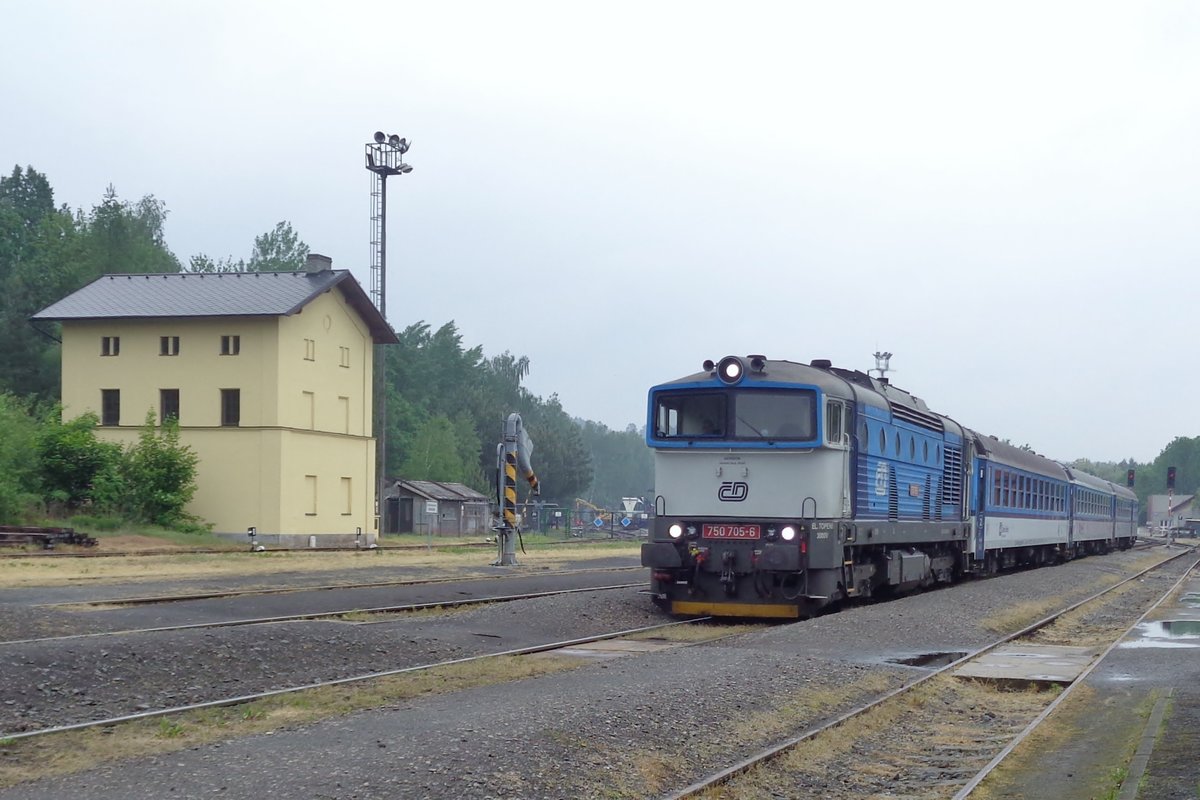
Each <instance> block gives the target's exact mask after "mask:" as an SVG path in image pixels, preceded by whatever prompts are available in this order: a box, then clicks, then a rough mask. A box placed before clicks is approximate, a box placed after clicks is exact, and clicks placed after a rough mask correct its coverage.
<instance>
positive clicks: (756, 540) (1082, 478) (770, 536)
mask: <svg viewBox="0 0 1200 800" xmlns="http://www.w3.org/2000/svg"><path fill="white" fill-rule="evenodd" d="M646 443H647V445H649V446H650V447H651V448H652V449H653V452H654V475H655V488H654V507H653V511H654V515H653V522H652V525H651V529H650V531H649V532H648V535H647V540H646V541H645V542H644V543H643V544H642V550H641V562H642V565H643V566H645V567H648V568H649V569H650V572H651V585H650V590H649V591H650V595H651V597H652V598H653V600H654V602H655V603H656V604H657V605H659V606H660V607H662V608H663V609H665V610H666V611H667V612H669V613H671V614H674V615H680V616H687V615H711V616H724V617H760V618H770V617H779V618H804V617H808V616H811V615H813V614H815V613H818V612H820V611H822V610H823V609H826V608H828V607H831V606H834V605H836V604H840V603H843V602H845V601H849V600H854V599H857V598H872V597H886V596H889V595H896V594H902V593H905V592H910V591H914V590H918V589H921V588H924V587H929V586H933V585H935V584H941V583H951V582H954V581H956V580H959V579H961V578H963V577H965V576H971V575H993V574H996V573H997V572H999V571H1001V570H1006V569H1011V568H1015V567H1021V566H1043V565H1049V564H1052V563H1060V562H1063V561H1066V560H1069V559H1072V558H1075V557H1078V556H1083V555H1088V554H1099V553H1107V552H1110V551H1112V550H1123V549H1128V548H1129V547H1131V546H1132V545H1133V543H1134V541H1135V540H1136V537H1137V520H1138V501H1137V496H1136V495H1135V494H1134V493H1133V491H1132V490H1131V489H1129V488H1128V487H1126V486H1119V485H1116V484H1114V483H1112V482H1110V481H1107V480H1104V479H1102V478H1098V477H1095V476H1093V475H1088V474H1085V473H1082V472H1080V471H1078V470H1075V469H1072V468H1071V467H1069V466H1066V465H1064V464H1061V463H1059V462H1057V461H1054V460H1052V459H1050V458H1046V457H1044V456H1041V455H1038V454H1037V453H1035V452H1032V451H1030V450H1028V449H1026V448H1019V447H1014V446H1013V445H1011V444H1009V443H1007V442H1005V441H1001V440H998V439H997V438H995V437H994V436H988V435H984V434H981V433H978V432H976V431H973V430H970V429H968V428H966V427H964V426H963V425H961V424H959V423H958V422H956V421H955V420H953V419H951V418H950V417H948V416H946V415H944V414H939V413H936V412H934V411H931V410H930V409H929V407H928V405H927V404H926V403H925V402H924V401H923V400H921V399H920V398H918V397H916V396H914V395H913V394H911V393H909V392H907V391H904V390H903V389H900V388H898V387H896V386H894V385H892V384H891V382H890V381H889V380H888V379H887V378H886V377H884V376H883V375H882V374H881V375H880V376H879V377H875V376H872V375H870V374H867V373H864V372H861V371H858V370H852V369H843V368H839V367H835V366H833V365H832V363H831V362H830V361H829V360H825V359H818V360H814V361H811V362H810V363H808V364H803V363H797V362H792V361H786V360H771V359H768V358H766V357H765V356H762V355H748V356H735V355H731V356H726V357H724V358H722V359H720V360H719V361H717V362H713V361H711V360H709V361H705V362H704V364H703V365H702V371H701V372H698V373H695V374H692V375H688V376H686V377H683V378H679V379H677V380H674V381H670V382H668V383H663V384H659V385H657V386H654V387H652V388H651V389H650V391H649V396H648V417H647V425H646Z"/></svg>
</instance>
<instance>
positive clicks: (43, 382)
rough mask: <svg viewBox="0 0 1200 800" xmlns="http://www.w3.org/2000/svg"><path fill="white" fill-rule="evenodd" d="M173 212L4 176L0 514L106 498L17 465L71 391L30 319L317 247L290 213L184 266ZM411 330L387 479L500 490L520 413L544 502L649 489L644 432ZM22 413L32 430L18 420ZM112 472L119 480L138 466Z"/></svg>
mask: <svg viewBox="0 0 1200 800" xmlns="http://www.w3.org/2000/svg"><path fill="white" fill-rule="evenodd" d="M167 214H168V212H167V208H166V205H165V204H164V203H163V202H162V201H160V200H158V199H157V198H155V197H153V196H152V195H147V196H146V197H143V198H141V199H140V200H137V201H134V202H131V201H128V200H124V199H122V198H120V197H119V196H118V194H117V192H116V190H115V189H114V188H113V187H112V186H109V187H108V188H107V190H106V191H105V192H104V194H103V196H102V197H101V199H100V201H99V202H98V203H97V204H96V205H94V206H92V208H91V209H89V210H83V209H71V208H69V207H68V206H67V205H65V204H64V205H62V206H56V205H55V203H54V192H53V189H52V188H51V185H50V182H49V180H48V179H47V177H46V176H45V175H44V174H42V173H39V172H37V171H36V170H34V169H33V168H32V167H26V168H21V167H20V166H16V167H14V168H13V170H12V173H11V174H9V175H7V176H0V337H2V340H3V341H4V342H5V344H6V346H5V347H4V348H0V402H2V403H3V409H4V412H3V414H0V439H3V440H4V445H3V450H2V451H0V486H5V487H8V488H10V489H12V491H11V492H9V494H8V501H7V502H0V522H12V521H15V520H16V519H17V518H19V517H21V516H22V515H24V516H26V517H28V516H29V515H30V514H35V513H37V512H38V511H41V512H45V511H46V510H47V509H49V508H65V507H67V506H72V507H73V506H76V505H79V504H88V503H96V502H97V501H96V498H95V497H92V496H83V495H71V497H72V499H71V500H70V502H68V503H65V504H64V503H63V502H62V501H61V497H60V496H61V492H62V491H63V490H62V488H61V487H60V486H58V485H57V484H55V483H54V482H53V481H52V480H50V479H49V477H48V476H47V475H45V474H42V473H41V472H39V470H40V469H41V468H40V467H37V466H36V465H35V466H32V467H30V468H29V469H26V470H25V471H24V473H23V474H21V475H17V474H16V473H15V472H12V471H11V470H18V471H19V468H18V466H16V465H17V464H18V462H20V454H21V453H22V452H26V451H28V450H29V447H31V446H32V445H31V444H30V443H31V442H32V441H33V439H31V438H30V437H31V436H34V438H36V437H35V433H36V431H38V430H40V429H42V428H44V427H45V426H48V425H53V424H55V423H54V414H55V412H54V411H53V409H54V408H55V407H56V406H55V404H56V403H57V402H58V399H59V389H60V352H59V347H58V344H57V341H56V337H57V330H56V326H47V325H42V326H40V327H38V328H35V327H34V326H32V325H31V324H30V323H29V317H30V316H31V315H32V314H34V313H36V312H37V311H39V310H41V309H42V308H45V307H46V306H48V305H50V304H51V303H53V302H55V301H57V300H59V299H61V298H62V297H64V296H66V295H67V294H70V293H71V292H73V291H75V290H76V289H79V288H81V287H82V286H84V285H86V284H87V283H89V282H90V281H92V280H94V279H95V278H98V277H100V276H101V275H104V274H108V273H115V272H121V273H151V272H180V271H188V272H237V271H294V270H299V269H302V268H303V266H304V261H305V258H306V257H307V255H308V252H309V249H308V246H307V245H306V244H305V243H304V242H303V241H302V240H301V239H300V237H299V236H298V234H297V233H296V232H295V231H294V230H293V229H292V226H291V224H290V223H288V222H286V221H282V222H279V223H278V224H276V225H275V227H274V228H273V229H272V230H270V231H267V232H265V233H263V234H262V235H260V236H258V237H256V238H255V240H254V243H253V246H252V248H251V251H250V254H249V256H248V257H245V258H237V259H235V258H234V257H233V256H222V257H218V258H213V257H210V256H209V255H207V254H205V253H199V254H196V255H193V256H191V257H190V258H189V259H188V260H187V262H186V263H183V262H181V261H180V259H179V258H178V257H176V256H175V254H174V253H172V252H171V250H170V248H169V247H168V246H167V243H166V235H165V222H166V219H167ZM399 338H400V344H399V345H397V346H392V347H387V348H384V349H385V350H386V351H387V352H386V356H385V358H384V364H383V370H384V373H383V374H384V380H385V385H386V391H387V392H388V408H389V413H388V421H387V426H386V431H385V435H386V440H387V462H388V463H387V471H388V474H389V476H394V477H403V478H413V479H423V480H437V481H452V482H460V483H464V484H467V485H469V486H471V487H473V488H476V489H478V490H480V491H483V492H484V493H485V494H490V493H491V487H492V485H493V483H492V482H493V480H494V469H495V446H496V444H497V443H498V442H499V439H500V436H501V433H502V429H503V428H502V426H503V422H504V419H505V418H506V417H507V415H508V414H509V413H511V412H513V411H516V412H518V413H520V414H521V415H522V417H523V420H524V422H525V427H526V429H527V430H528V432H529V434H530V436H531V438H532V439H533V441H534V445H535V449H534V457H533V461H534V469H535V470H536V471H537V473H538V476H539V478H540V480H541V484H542V492H543V499H544V500H547V501H549V502H557V503H560V504H562V505H568V504H570V503H571V502H572V501H573V500H574V498H575V497H579V496H582V497H585V498H586V499H588V500H590V501H592V502H595V503H597V504H599V505H615V504H616V502H617V501H618V500H619V498H620V497H622V496H629V495H644V494H645V493H646V490H647V488H648V487H649V485H650V471H651V466H650V464H651V462H650V454H649V450H648V449H647V448H646V446H645V444H644V442H643V440H642V437H641V436H640V435H639V434H638V433H637V432H636V430H626V431H621V432H618V431H611V430H609V429H608V428H607V427H605V426H604V425H601V424H600V423H596V422H590V421H585V420H579V419H574V418H572V417H571V416H570V415H569V414H568V413H567V411H566V410H565V409H564V408H563V406H562V403H561V402H560V401H559V399H558V397H557V395H551V396H550V397H549V398H542V397H537V396H534V395H533V394H531V393H530V392H529V391H528V390H527V389H526V388H525V387H524V386H523V385H522V381H523V379H524V378H525V376H526V375H527V374H528V373H529V370H530V368H531V365H530V362H529V359H528V358H526V357H525V356H515V355H512V354H511V353H509V352H507V351H505V352H503V353H501V354H500V355H496V356H491V357H487V356H485V355H484V353H483V349H482V347H481V346H479V345H475V346H467V345H464V343H463V341H462V336H461V334H459V332H458V330H457V328H456V326H455V324H454V322H453V321H451V322H447V323H445V324H443V325H441V326H440V327H438V328H436V329H434V328H433V327H432V326H431V325H429V324H428V323H426V322H424V321H422V322H417V323H414V324H412V325H409V326H408V327H406V328H404V329H403V330H402V331H400V332H399ZM22 418H23V419H25V420H26V421H27V424H26V423H22V424H25V428H23V429H22V430H23V432H21V433H18V432H17V431H16V430H15V429H14V430H12V431H10V430H9V429H8V427H9V426H10V425H16V424H17V423H18V421H20V420H21V419H22ZM81 424H83V425H85V427H86V423H81ZM30 426H32V427H30ZM93 427H94V426H93ZM10 433H11V434H12V435H11V436H10V435H8V434H10ZM75 433H76V434H78V435H83V434H79V432H78V431H75ZM92 436H93V438H94V433H93V434H92ZM84 438H86V436H85V437H84ZM174 446H178V442H177V440H176V441H175V443H174ZM29 452H32V451H29ZM10 453H12V454H15V457H14V458H8V457H7V456H8V454H10ZM110 455H112V454H111V453H110ZM180 455H181V456H183V457H186V456H187V449H186V448H181V450H180ZM113 458H115V456H113ZM35 461H36V459H31V460H30V462H29V463H30V464H31V465H34V464H35ZM114 469H115V468H114ZM101 472H102V471H101ZM96 474H100V472H97V473H96ZM106 474H108V475H109V479H111V480H115V479H116V478H114V477H113V476H124V477H123V478H121V479H130V477H131V475H132V473H129V472H128V471H126V472H123V473H122V472H119V471H117V472H113V471H112V470H110V471H109V472H108V473H106ZM102 484H103V481H102ZM0 491H4V490H3V489H0ZM56 498H58V499H56ZM14 509H20V510H14ZM142 516H145V515H142Z"/></svg>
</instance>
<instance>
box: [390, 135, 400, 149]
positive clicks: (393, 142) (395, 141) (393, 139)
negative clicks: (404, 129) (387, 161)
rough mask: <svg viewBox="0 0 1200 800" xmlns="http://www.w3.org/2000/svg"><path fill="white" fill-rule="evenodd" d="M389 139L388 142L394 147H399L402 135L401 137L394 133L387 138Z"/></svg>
mask: <svg viewBox="0 0 1200 800" xmlns="http://www.w3.org/2000/svg"><path fill="white" fill-rule="evenodd" d="M387 141H388V144H390V145H391V146H392V147H399V146H400V137H399V136H397V135H396V134H394V133H393V134H392V135H391V136H389V137H388V140H387Z"/></svg>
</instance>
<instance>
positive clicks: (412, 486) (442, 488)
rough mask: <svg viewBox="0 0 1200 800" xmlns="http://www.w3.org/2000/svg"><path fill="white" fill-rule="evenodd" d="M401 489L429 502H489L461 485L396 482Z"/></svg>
mask: <svg viewBox="0 0 1200 800" xmlns="http://www.w3.org/2000/svg"><path fill="white" fill-rule="evenodd" d="M396 483H397V484H398V485H399V487H400V489H401V490H403V491H407V492H411V493H413V494H415V495H418V496H420V497H424V498H426V499H429V500H451V501H455V502H462V501H467V502H484V503H486V502H487V497H486V496H485V495H482V494H480V493H479V492H477V491H475V490H474V489H472V488H471V487H469V486H466V485H464V484H461V483H439V482H437V481H409V480H404V479H403V478H401V479H399V480H397V481H396Z"/></svg>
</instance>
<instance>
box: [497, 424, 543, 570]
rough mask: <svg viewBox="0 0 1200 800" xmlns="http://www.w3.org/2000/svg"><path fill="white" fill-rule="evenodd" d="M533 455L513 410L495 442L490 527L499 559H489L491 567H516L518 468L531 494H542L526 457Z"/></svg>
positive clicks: (529, 441)
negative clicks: (495, 517) (494, 519)
mask: <svg viewBox="0 0 1200 800" xmlns="http://www.w3.org/2000/svg"><path fill="white" fill-rule="evenodd" d="M532 455H533V441H532V440H531V439H530V438H529V435H528V434H527V433H525V427H524V425H523V424H522V423H521V415H520V414H517V413H515V412H514V413H512V414H509V415H508V419H507V420H505V422H504V440H503V441H502V442H500V444H498V445H496V506H497V509H498V511H499V514H498V516H499V519H498V520H497V522H496V525H495V527H494V528H493V530H495V531H496V544H497V548H498V550H499V558H497V559H496V560H495V561H494V562H492V566H493V567H515V566H517V537H518V536H520V535H521V529H520V527H518V525H517V470H518V469H520V470H521V475H522V477H524V478H525V480H526V481H528V482H529V488H530V491H531V492H532V493H533V494H534V495H540V494H541V487H539V486H538V479H537V475H534V474H533V467H532V466H530V463H529V459H530V457H531V456H532Z"/></svg>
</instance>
